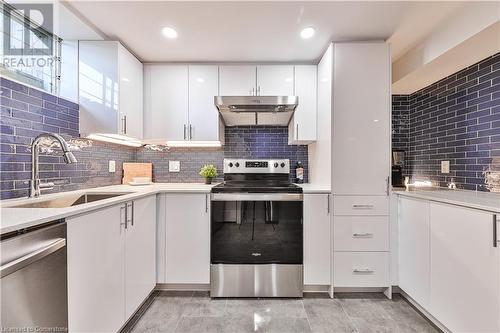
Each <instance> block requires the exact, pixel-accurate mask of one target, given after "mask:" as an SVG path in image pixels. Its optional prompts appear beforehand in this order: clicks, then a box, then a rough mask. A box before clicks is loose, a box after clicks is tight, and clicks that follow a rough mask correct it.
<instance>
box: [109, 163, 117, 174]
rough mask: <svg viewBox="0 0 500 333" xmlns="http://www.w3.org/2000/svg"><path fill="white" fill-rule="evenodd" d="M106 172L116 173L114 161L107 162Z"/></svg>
mask: <svg viewBox="0 0 500 333" xmlns="http://www.w3.org/2000/svg"><path fill="white" fill-rule="evenodd" d="M108 171H109V172H116V162H115V161H109V165H108Z"/></svg>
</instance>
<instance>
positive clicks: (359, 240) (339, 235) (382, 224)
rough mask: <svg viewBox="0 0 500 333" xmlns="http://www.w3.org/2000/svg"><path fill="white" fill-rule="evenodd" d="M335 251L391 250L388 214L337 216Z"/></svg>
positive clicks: (334, 224)
mask: <svg viewBox="0 0 500 333" xmlns="http://www.w3.org/2000/svg"><path fill="white" fill-rule="evenodd" d="M333 237H334V241H333V246H334V250H335V251H389V217H388V216H335V217H334V219H333Z"/></svg>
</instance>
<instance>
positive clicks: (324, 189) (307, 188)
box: [296, 183, 332, 193]
mask: <svg viewBox="0 0 500 333" xmlns="http://www.w3.org/2000/svg"><path fill="white" fill-rule="evenodd" d="M296 185H298V186H300V187H302V191H304V193H331V192H332V189H331V188H330V186H328V185H324V184H309V183H306V184H296Z"/></svg>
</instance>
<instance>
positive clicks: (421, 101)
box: [392, 53, 500, 191]
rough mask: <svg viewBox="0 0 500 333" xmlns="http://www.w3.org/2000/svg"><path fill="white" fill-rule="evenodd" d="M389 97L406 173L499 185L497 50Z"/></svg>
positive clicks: (484, 187)
mask: <svg viewBox="0 0 500 333" xmlns="http://www.w3.org/2000/svg"><path fill="white" fill-rule="evenodd" d="M392 102H393V103H392V112H393V118H392V120H393V124H392V129H393V134H392V142H393V149H402V150H405V151H406V152H407V154H406V161H405V162H406V163H405V164H406V165H405V172H406V175H408V176H411V177H413V178H426V179H430V180H433V181H435V182H437V183H439V184H440V185H441V186H446V184H447V183H448V182H450V181H451V179H452V178H453V180H454V181H455V182H456V183H457V186H458V187H459V188H463V189H470V190H480V191H488V190H493V191H500V184H498V181H497V180H496V179H498V175H499V173H500V143H499V142H500V53H498V54H495V55H493V56H491V57H488V58H486V59H484V60H482V61H480V62H479V63H477V64H474V65H472V66H469V67H467V68H464V69H463V70H461V71H459V72H457V73H454V74H452V75H450V76H448V77H446V78H444V79H442V80H440V81H438V82H435V83H433V84H431V85H429V86H428V87H425V88H423V89H421V90H419V91H417V92H415V93H413V94H410V95H394V96H392ZM443 160H448V161H450V173H449V174H443V173H441V161H443ZM495 175H496V177H495Z"/></svg>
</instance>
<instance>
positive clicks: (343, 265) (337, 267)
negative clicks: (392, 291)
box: [333, 252, 389, 287]
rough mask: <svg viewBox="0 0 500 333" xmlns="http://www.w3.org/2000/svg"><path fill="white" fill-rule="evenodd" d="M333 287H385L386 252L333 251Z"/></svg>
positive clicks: (387, 255)
mask: <svg viewBox="0 0 500 333" xmlns="http://www.w3.org/2000/svg"><path fill="white" fill-rule="evenodd" d="M333 265H334V269H333V285H334V287H387V286H388V285H389V253H388V252H335V253H334V255H333Z"/></svg>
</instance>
